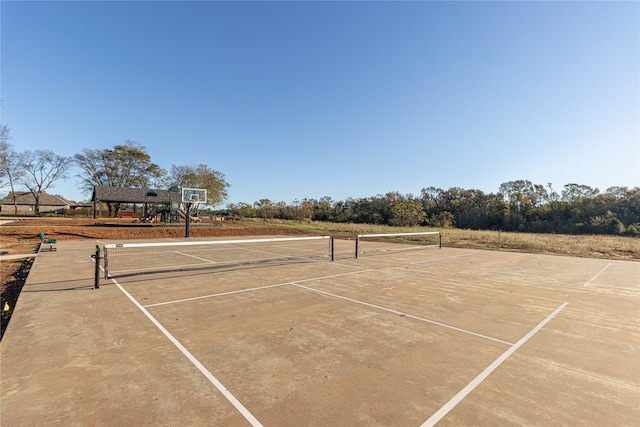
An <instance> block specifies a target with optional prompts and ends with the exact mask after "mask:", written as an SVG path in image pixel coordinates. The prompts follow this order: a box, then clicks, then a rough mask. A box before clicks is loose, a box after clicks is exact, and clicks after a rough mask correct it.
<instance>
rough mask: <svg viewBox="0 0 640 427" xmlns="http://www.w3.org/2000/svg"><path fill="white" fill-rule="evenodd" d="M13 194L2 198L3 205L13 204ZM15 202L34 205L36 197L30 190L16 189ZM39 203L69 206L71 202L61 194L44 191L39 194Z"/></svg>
mask: <svg viewBox="0 0 640 427" xmlns="http://www.w3.org/2000/svg"><path fill="white" fill-rule="evenodd" d="M13 194H14V192H10V193H9V194H8V195H7V196H6V197H5V198H4V199H2V200H1V201H0V203H2V204H3V205H13ZM15 195H16V204H17V205H35V204H36V198H35V197H34V196H33V194H32V193H31V192H30V191H16V192H15ZM40 205H41V206H61V207H64V206H69V205H71V202H70V201H68V200H66V199H64V198H63V197H61V196H58V195H54V194H47V193H45V192H44V191H43V192H42V193H41V194H40Z"/></svg>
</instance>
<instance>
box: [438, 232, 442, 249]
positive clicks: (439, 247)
mask: <svg viewBox="0 0 640 427" xmlns="http://www.w3.org/2000/svg"><path fill="white" fill-rule="evenodd" d="M438 249H442V233H440V232H439V231H438Z"/></svg>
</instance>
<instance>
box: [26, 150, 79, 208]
mask: <svg viewBox="0 0 640 427" xmlns="http://www.w3.org/2000/svg"><path fill="white" fill-rule="evenodd" d="M72 161H73V160H72V159H71V158H70V157H63V156H59V155H57V154H55V153H54V152H53V151H50V150H35V151H32V150H27V151H25V152H24V153H23V154H22V155H21V156H20V162H19V163H20V166H21V167H22V168H23V169H24V174H25V176H24V178H23V179H22V181H21V182H22V184H24V186H25V187H27V189H28V190H29V191H30V192H31V194H33V197H34V198H35V200H36V205H35V213H36V215H38V214H39V213H40V198H41V196H42V192H43V191H46V190H47V189H48V188H49V187H52V186H53V184H54V183H55V182H56V181H57V180H59V179H64V178H66V177H67V171H68V168H69V166H71V164H72Z"/></svg>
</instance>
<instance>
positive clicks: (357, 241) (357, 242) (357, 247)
mask: <svg viewBox="0 0 640 427" xmlns="http://www.w3.org/2000/svg"><path fill="white" fill-rule="evenodd" d="M359 246H360V235H358V234H356V258H358V251H359Z"/></svg>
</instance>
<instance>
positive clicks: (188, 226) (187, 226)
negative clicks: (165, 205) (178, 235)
mask: <svg viewBox="0 0 640 427" xmlns="http://www.w3.org/2000/svg"><path fill="white" fill-rule="evenodd" d="M185 211H186V215H185V218H184V222H185V236H184V237H191V203H185Z"/></svg>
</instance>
